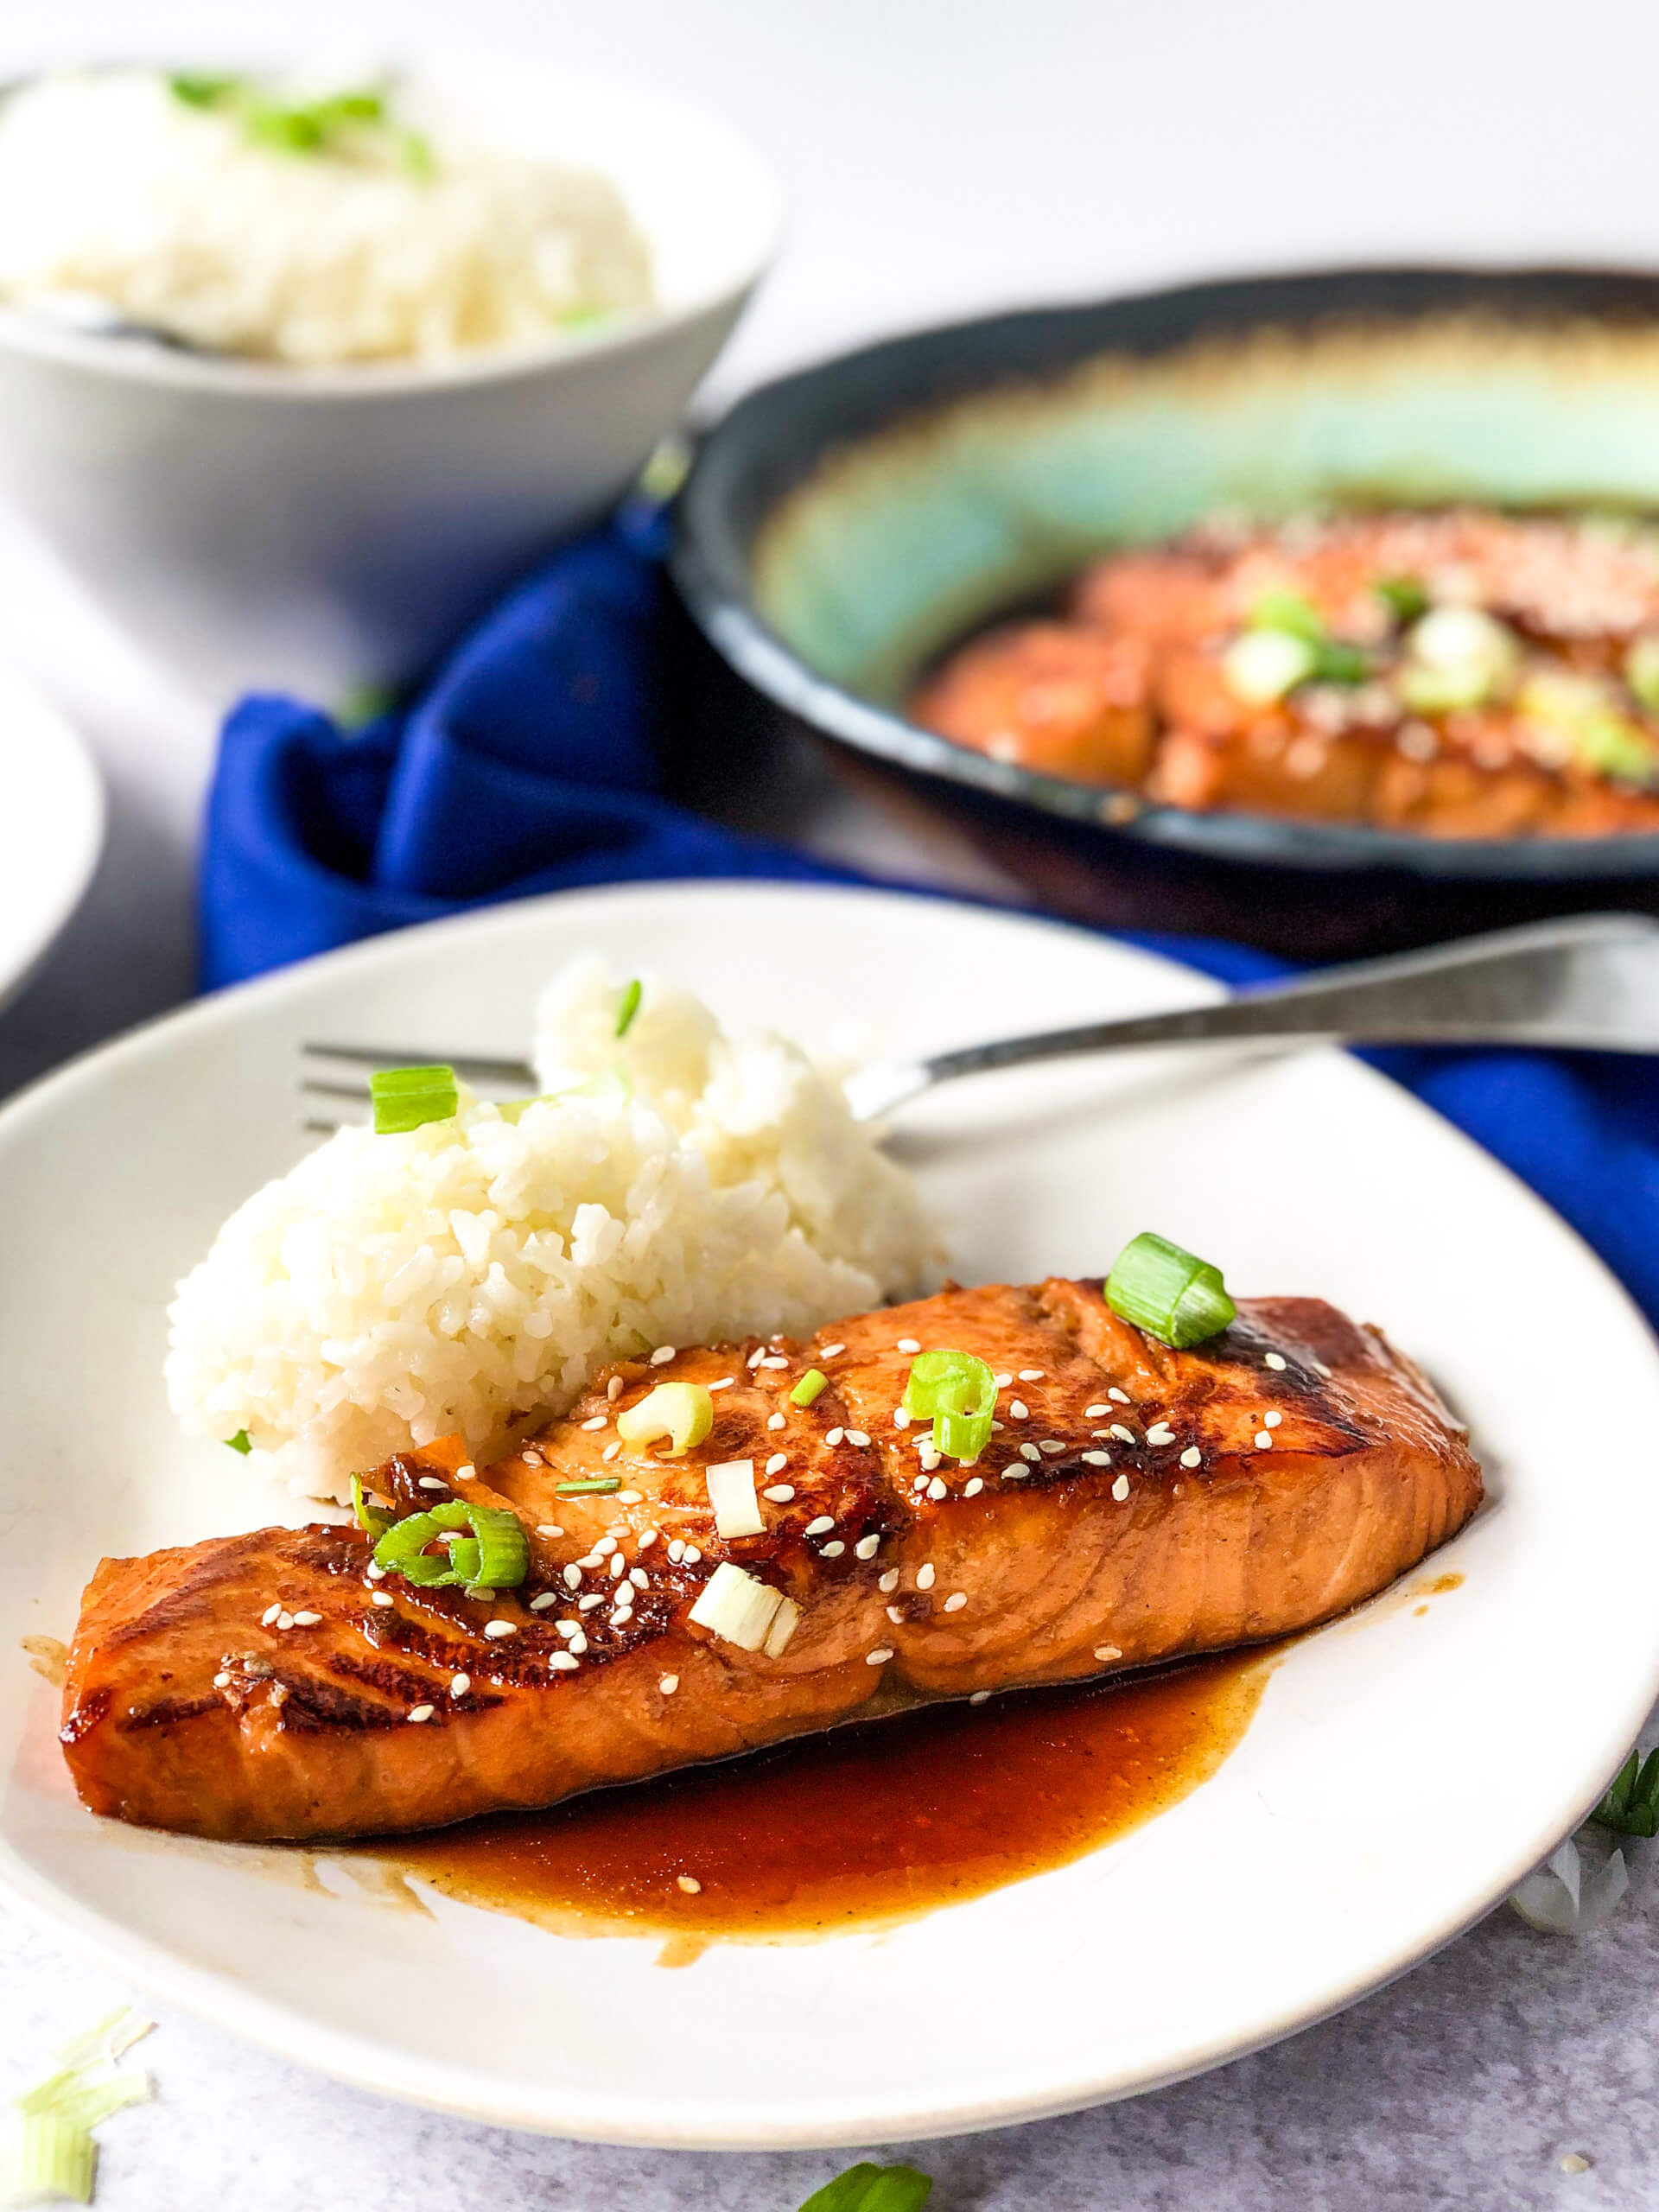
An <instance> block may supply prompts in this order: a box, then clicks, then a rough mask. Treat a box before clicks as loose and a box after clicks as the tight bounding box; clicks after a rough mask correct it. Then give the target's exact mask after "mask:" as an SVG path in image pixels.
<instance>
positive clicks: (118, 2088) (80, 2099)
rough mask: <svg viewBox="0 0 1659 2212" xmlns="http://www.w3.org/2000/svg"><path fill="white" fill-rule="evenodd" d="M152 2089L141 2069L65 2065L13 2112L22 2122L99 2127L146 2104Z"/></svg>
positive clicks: (31, 2091)
mask: <svg viewBox="0 0 1659 2212" xmlns="http://www.w3.org/2000/svg"><path fill="white" fill-rule="evenodd" d="M155 2086H156V2085H155V2083H154V2082H152V2081H151V2080H150V2077H149V2075H148V2074H147V2073H146V2072H145V2071H144V2069H143V2067H142V2066H114V2065H105V2066H99V2067H91V2066H66V2067H64V2068H63V2069H61V2071H60V2072H59V2073H56V2074H52V2075H48V2077H47V2079H46V2080H45V2081H44V2082H36V2083H35V2087H34V2088H32V2089H30V2090H29V2091H28V2092H27V2093H26V2094H24V2095H22V2096H21V2097H19V2098H18V2100H17V2109H18V2111H19V2112H20V2113H22V2114H23V2115H24V2117H25V2118H26V2119H30V2120H34V2119H41V2120H46V2119H51V2120H66V2121H67V2123H68V2125H69V2126H71V2127H85V2128H93V2127H101V2126H103V2124H104V2122H105V2120H108V2119H110V2118H111V2115H112V2114H114V2113H118V2112H124V2110H125V2109H126V2107H128V2106H129V2105H142V2104H148V2102H149V2099H150V2097H151V2096H152V2095H153V2094H155ZM3 2201H4V2200H3V2199H0V2202H3Z"/></svg>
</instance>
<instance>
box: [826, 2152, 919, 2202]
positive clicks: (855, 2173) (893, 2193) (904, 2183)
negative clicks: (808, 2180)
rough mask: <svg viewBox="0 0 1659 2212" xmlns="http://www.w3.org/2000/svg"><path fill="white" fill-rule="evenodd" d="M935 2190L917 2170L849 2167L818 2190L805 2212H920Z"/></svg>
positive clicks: (861, 2166) (866, 2164) (887, 2167)
mask: <svg viewBox="0 0 1659 2212" xmlns="http://www.w3.org/2000/svg"><path fill="white" fill-rule="evenodd" d="M932 2187H933V2182H932V2178H931V2176H930V2175H927V2174H925V2173H922V2172H921V2171H918V2168H916V2167H915V2166H873V2165H871V2164H869V2163H868V2161H866V2162H864V2163H863V2164H859V2165H856V2166H849V2168H848V2169H847V2171H846V2172H845V2173H844V2174H837V2175H836V2178H835V2179H834V2181H831V2182H826V2183H824V2185H823V2188H822V2189H820V2190H814V2191H813V2193H812V2195H811V2196H809V2197H808V2198H807V2200H806V2202H805V2203H804V2204H803V2205H802V2207H801V2212H920V2208H921V2207H922V2206H923V2205H924V2204H925V2203H926V2202H927V2199H928V2195H929V2192H930V2191H931V2189H932Z"/></svg>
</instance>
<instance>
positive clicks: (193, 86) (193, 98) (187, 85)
mask: <svg viewBox="0 0 1659 2212" xmlns="http://www.w3.org/2000/svg"><path fill="white" fill-rule="evenodd" d="M167 89H168V92H171V93H172V95H173V97H174V99H175V100H182V101H183V103H184V105H186V107H221V106H223V105H224V104H225V102H226V101H227V100H229V99H232V98H233V97H234V96H235V95H236V94H237V93H238V92H242V91H243V90H244V89H245V87H244V85H243V80H242V79H241V78H240V77H206V76H201V75H200V74H198V73H193V72H192V71H189V70H180V71H178V72H177V73H175V74H174V75H173V76H170V77H169V78H168V80H167Z"/></svg>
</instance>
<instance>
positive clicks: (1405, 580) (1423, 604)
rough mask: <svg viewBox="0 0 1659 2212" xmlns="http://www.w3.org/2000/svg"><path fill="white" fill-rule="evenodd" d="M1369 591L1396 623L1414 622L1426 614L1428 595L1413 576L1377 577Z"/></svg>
mask: <svg viewBox="0 0 1659 2212" xmlns="http://www.w3.org/2000/svg"><path fill="white" fill-rule="evenodd" d="M1371 589H1372V590H1373V591H1374V592H1375V593H1376V595H1377V597H1378V598H1379V599H1380V600H1381V601H1383V604H1384V606H1385V607H1387V608H1388V610H1389V613H1390V614H1392V615H1393V617H1394V619H1395V621H1396V622H1400V623H1406V622H1415V621H1417V620H1419V618H1420V617H1421V616H1422V615H1425V614H1427V612H1428V594H1427V592H1426V591H1425V590H1424V589H1423V587H1422V585H1421V583H1420V582H1418V580H1417V578H1416V577H1415V576H1379V577H1378V578H1377V579H1376V582H1375V583H1374V584H1373V585H1372V586H1371Z"/></svg>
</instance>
